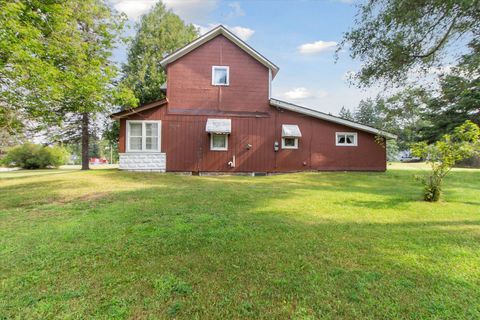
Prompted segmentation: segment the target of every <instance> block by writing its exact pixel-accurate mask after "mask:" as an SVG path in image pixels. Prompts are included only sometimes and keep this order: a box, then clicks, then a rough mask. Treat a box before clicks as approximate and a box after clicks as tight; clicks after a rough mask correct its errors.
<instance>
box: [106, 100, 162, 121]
mask: <svg viewBox="0 0 480 320" xmlns="http://www.w3.org/2000/svg"><path fill="white" fill-rule="evenodd" d="M167 103H168V100H167V99H162V100H157V101H153V102H150V103H147V104H144V105H143V106H140V107H138V108H130V109H126V110H123V111H119V112H116V113H113V114H111V115H110V118H112V119H115V120H118V119H121V118H126V117H128V116H130V115H132V114H135V113H139V112H142V111H145V110H149V109H152V108H156V107H160V106H163V105H164V104H167Z"/></svg>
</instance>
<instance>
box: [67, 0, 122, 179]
mask: <svg viewBox="0 0 480 320" xmlns="http://www.w3.org/2000/svg"><path fill="white" fill-rule="evenodd" d="M65 5H66V6H68V8H69V9H70V10H71V20H70V22H71V23H72V24H73V25H74V26H75V32H72V33H71V41H70V42H69V43H68V46H70V47H72V48H74V49H75V50H74V51H73V53H72V54H71V55H69V56H68V57H67V58H66V59H65V62H64V66H63V70H64V72H63V74H62V80H63V81H64V83H65V85H64V88H63V89H64V98H63V99H62V100H61V102H60V112H61V116H62V120H63V122H69V121H71V119H73V121H74V123H79V125H80V127H81V137H82V139H81V140H82V170H88V169H89V163H88V162H89V161H88V160H89V156H88V150H89V138H90V128H91V123H92V121H93V120H94V119H95V116H96V115H97V113H99V112H104V111H107V110H108V108H109V106H111V102H112V101H113V99H114V95H113V94H112V93H113V92H114V88H113V85H114V83H113V80H114V78H115V77H116V76H117V69H116V68H115V66H114V64H113V63H112V61H111V59H110V57H111V54H112V49H113V48H114V46H115V44H116V41H117V40H118V37H119V35H120V32H121V30H122V28H123V22H124V19H123V18H122V16H119V15H117V14H116V13H115V12H113V11H112V9H111V8H110V6H109V4H108V3H107V2H106V0H83V1H68V2H66V3H65Z"/></svg>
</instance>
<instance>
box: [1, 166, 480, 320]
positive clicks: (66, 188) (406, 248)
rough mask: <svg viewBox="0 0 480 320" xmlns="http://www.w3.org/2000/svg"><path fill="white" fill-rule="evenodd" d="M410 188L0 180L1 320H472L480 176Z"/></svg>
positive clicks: (385, 178)
mask: <svg viewBox="0 0 480 320" xmlns="http://www.w3.org/2000/svg"><path fill="white" fill-rule="evenodd" d="M417 166H418V165H417ZM418 173H419V171H418V169H416V170H412V169H408V165H398V164H395V165H393V166H392V167H391V169H389V171H387V172H386V173H343V172H338V173H300V174H290V175H279V176H270V177H231V176H222V177H188V176H176V175H162V174H141V173H128V172H119V171H117V170H112V169H109V170H93V171H90V172H80V171H78V170H42V171H16V172H7V173H0V319H15V318H16V319H50V318H52V319H53V318H58V319H85V318H96V319H157V318H167V319H168V318H178V319H239V318H263V319H275V318H278V319H314V318H325V319H360V318H365V319H379V318H382V319H393V318H398V319H400V318H401V319H422V318H423V319H432V318H433V319H478V318H480V304H479V303H478V302H479V301H480V246H479V245H480V197H479V195H480V170H456V171H454V172H452V174H451V175H450V176H449V177H448V178H447V181H446V186H445V197H444V199H443V201H442V202H439V203H425V202H422V201H421V186H419V184H418V183H417V182H416V181H415V180H414V175H416V174H418Z"/></svg>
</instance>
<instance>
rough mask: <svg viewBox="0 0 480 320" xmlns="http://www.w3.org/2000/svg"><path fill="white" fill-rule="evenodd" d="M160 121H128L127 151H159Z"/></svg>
mask: <svg viewBox="0 0 480 320" xmlns="http://www.w3.org/2000/svg"><path fill="white" fill-rule="evenodd" d="M160 124H161V122H160V121H127V152H159V151H160Z"/></svg>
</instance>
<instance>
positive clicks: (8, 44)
mask: <svg viewBox="0 0 480 320" xmlns="http://www.w3.org/2000/svg"><path fill="white" fill-rule="evenodd" d="M0 8H1V14H0V131H2V132H3V134H4V135H6V134H18V133H20V132H21V131H22V129H23V126H24V125H25V122H24V120H25V119H26V118H36V117H42V118H44V119H45V120H52V119H53V117H52V110H53V109H54V108H52V106H53V105H55V103H56V101H58V100H59V99H61V97H62V94H63V90H62V86H63V84H62V82H60V81H58V77H59V75H60V74H61V72H62V71H61V70H60V69H59V67H58V66H59V64H60V62H61V61H62V60H63V57H64V56H65V52H66V47H65V43H66V42H68V40H69V33H70V32H68V31H67V30H68V29H71V28H72V26H71V25H69V24H68V23H67V21H68V19H69V17H68V14H69V11H66V10H64V6H63V5H62V1H60V0H58V1H56V0H51V1H39V0H32V1H9V0H0Z"/></svg>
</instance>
